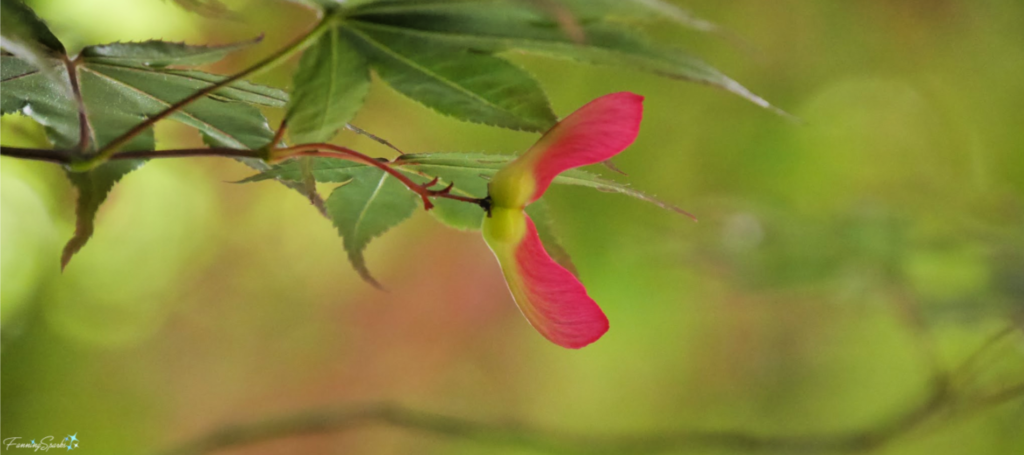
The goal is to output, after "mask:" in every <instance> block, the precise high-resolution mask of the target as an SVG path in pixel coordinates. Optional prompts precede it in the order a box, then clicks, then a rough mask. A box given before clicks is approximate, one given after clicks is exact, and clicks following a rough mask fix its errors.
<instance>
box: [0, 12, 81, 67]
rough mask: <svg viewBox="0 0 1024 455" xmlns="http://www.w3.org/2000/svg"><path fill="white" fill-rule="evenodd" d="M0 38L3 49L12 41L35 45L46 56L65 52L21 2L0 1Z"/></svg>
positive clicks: (33, 13)
mask: <svg viewBox="0 0 1024 455" xmlns="http://www.w3.org/2000/svg"><path fill="white" fill-rule="evenodd" d="M0 36H2V37H3V40H4V48H5V49H7V40H13V41H18V42H20V43H22V44H29V43H32V44H36V45H38V46H40V47H41V48H42V49H40V51H42V52H46V55H47V56H54V55H61V54H64V52H65V51H64V45H63V44H61V42H60V40H58V39H57V37H56V36H54V34H53V32H51V31H50V28H49V27H47V26H46V24H45V23H43V20H42V19H40V18H39V16H37V15H36V13H35V11H32V8H29V7H28V6H26V5H25V3H23V2H22V1H21V0H0ZM8 51H11V50H10V49H8ZM11 52H13V51H11ZM16 55H17V54H16Z"/></svg>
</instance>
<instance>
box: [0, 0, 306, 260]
mask: <svg viewBox="0 0 1024 455" xmlns="http://www.w3.org/2000/svg"><path fill="white" fill-rule="evenodd" d="M4 5H5V8H6V5H7V4H6V3H5V4H4ZM5 11H6V10H5ZM101 48H104V47H102V46H98V47H96V48H95V49H101ZM154 48H161V49H164V50H165V51H167V52H165V54H167V55H170V54H173V53H174V52H179V53H180V54H181V55H178V57H180V58H179V59H178V60H177V61H178V62H199V61H209V60H210V59H211V58H213V55H214V54H217V53H223V52H227V50H224V49H221V50H218V51H210V50H209V49H207V50H204V51H200V50H198V49H186V48H183V47H181V45H177V44H173V43H168V44H167V46H162V47H161V46H158V45H156V44H155V42H149V43H134V44H129V43H125V44H119V45H112V46H110V47H106V48H104V49H108V50H110V49H115V50H117V52H113V51H111V52H108V54H109V55H99V54H96V53H93V52H92V51H91V52H90V55H92V56H85V55H83V56H82V58H81V59H79V60H78V62H77V63H76V65H75V66H74V67H72V69H70V70H69V69H68V68H66V67H65V66H64V65H63V63H62V62H61V60H60V59H59V58H66V57H65V56H61V55H56V56H54V57H52V58H47V59H46V60H44V62H43V64H44V69H51V70H52V71H51V72H52V73H53V74H54V75H55V77H47V75H46V74H45V73H44V72H43V71H42V70H41V69H40V68H39V67H38V66H36V65H34V64H32V63H31V62H29V61H28V60H25V59H22V58H19V57H16V56H7V55H4V56H0V83H2V90H0V111H2V113H3V114H8V113H14V112H21V113H22V114H24V115H26V116H28V117H31V118H32V119H33V120H35V121H36V122H38V123H40V124H41V125H42V126H43V127H44V130H45V132H46V135H47V138H48V139H49V141H50V142H51V143H52V144H53V145H54V147H56V148H58V149H63V150H74V149H76V148H77V147H78V146H79V140H80V133H81V126H80V125H79V106H78V103H77V101H76V100H75V99H74V98H73V95H72V91H71V90H70V79H69V75H70V74H69V71H74V75H75V77H77V79H78V82H79V87H80V94H81V100H82V105H83V109H84V113H85V115H84V119H85V121H86V125H85V127H86V129H85V131H86V134H88V135H89V136H90V140H89V144H90V145H91V147H90V149H89V150H86V151H85V152H86V153H88V152H89V151H91V150H95V149H96V148H99V147H102V146H104V145H106V144H108V143H110V142H111V141H113V140H114V139H116V138H118V137H120V136H121V135H122V134H124V133H126V132H128V131H130V130H131V129H133V128H134V127H135V126H136V125H137V124H139V122H141V121H143V120H144V119H145V118H146V117H147V116H150V115H155V114H157V113H159V112H161V111H163V110H164V109H166V108H167V107H168V106H170V105H172V104H174V103H175V102H177V101H179V100H181V99H184V98H186V97H188V96H190V95H191V94H192V93H194V92H196V91H197V90H200V89H203V88H206V87H209V86H210V85H212V84H213V83H216V81H219V80H221V78H220V76H215V75H211V74H206V73H201V72H198V71H189V70H164V69H160V68H155V67H150V66H143V65H139V64H137V63H138V62H139V61H142V60H139V59H143V57H145V59H151V58H152V57H153V56H152V55H149V56H144V55H143V53H141V51H140V52H135V53H134V54H133V53H132V52H134V51H131V52H129V50H130V49H135V50H147V49H148V50H152V49H154ZM172 50H173V52H172ZM185 53H191V55H190V56H185V55H184V54H185ZM122 54H123V55H133V56H134V57H136V58H137V60H135V61H132V62H129V63H128V64H119V63H113V62H114V60H112V59H111V58H110V57H111V55H122ZM156 54H159V52H156ZM201 54H202V55H201ZM153 61H156V60H153ZM160 62H161V63H162V62H163V61H160ZM285 100H286V95H285V94H284V93H283V92H281V91H279V90H276V89H269V88H265V87H260V86H257V85H254V84H249V83H235V84H232V85H230V86H228V87H225V88H224V89H222V90H218V91H217V92H216V93H215V94H214V95H213V96H209V97H206V98H204V99H200V100H198V101H196V102H195V103H192V104H190V105H189V106H187V107H185V108H184V109H182V110H181V111H179V112H177V113H175V114H174V115H172V116H171V117H170V118H172V119H175V120H178V121H180V122H182V123H185V124H187V125H190V126H193V127H195V128H197V129H198V130H199V131H200V132H202V133H203V135H204V139H205V140H206V141H207V142H208V143H211V144H214V145H218V146H224V147H236V148H250V149H254V148H258V147H261V146H263V145H265V144H267V143H268V142H269V141H270V139H271V138H272V137H273V133H272V132H271V130H270V128H269V126H268V125H267V122H266V119H265V118H264V117H263V115H262V114H261V113H260V111H259V110H258V109H257V108H255V107H253V106H252V105H251V104H269V105H283V104H284V102H285ZM155 145H156V144H155V141H154V138H153V130H152V129H149V130H146V131H143V132H142V133H141V134H139V135H137V136H135V137H134V138H132V140H130V141H128V143H126V144H124V145H123V146H122V149H123V150H126V151H132V150H154V149H155ZM143 163H144V161H143V160H118V161H112V162H108V163H105V164H103V165H102V166H99V167H98V168H96V169H93V170H91V171H89V172H82V173H72V172H69V173H68V178H69V179H70V180H71V182H72V184H73V185H74V186H75V187H76V188H77V190H78V202H77V207H76V213H77V221H76V228H75V234H74V236H73V237H72V239H71V240H70V241H69V242H68V244H67V245H66V247H65V249H64V253H63V255H62V258H61V263H62V266H64V265H66V264H67V263H68V261H69V260H70V259H71V257H72V256H73V255H74V254H75V253H76V252H77V251H79V250H80V249H81V248H82V247H83V246H84V245H85V244H86V242H87V241H88V239H89V237H90V236H91V235H92V232H93V228H94V219H95V216H96V212H97V211H98V209H99V207H100V205H101V204H102V203H103V201H104V200H105V199H106V196H107V193H109V191H110V189H111V188H112V187H113V186H114V184H116V183H117V182H118V181H119V180H120V179H121V177H123V176H124V175H125V174H127V173H128V172H131V171H132V170H134V169H137V168H138V167H140V166H141V165H142V164H143ZM260 165H262V166H265V165H263V163H260ZM262 166H260V168H262V169H265V167H262Z"/></svg>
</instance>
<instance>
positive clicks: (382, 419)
mask: <svg viewBox="0 0 1024 455" xmlns="http://www.w3.org/2000/svg"><path fill="white" fill-rule="evenodd" d="M1021 396H1024V384H1020V385H1017V386H1014V387H1010V388H1007V389H1004V390H1002V391H999V392H996V393H993V394H991V395H989V396H988V397H986V398H985V399H984V400H981V401H979V402H978V403H977V404H976V406H974V407H971V408H969V410H970V411H972V412H977V411H980V410H982V409H987V408H990V407H993V406H997V405H999V404H1003V403H1006V402H1007V401H1009V400H1012V399H1017V398H1020V397H1021ZM949 402H950V396H949V395H948V394H947V393H946V392H945V391H942V390H936V391H935V392H934V393H933V394H932V395H931V396H929V397H928V399H926V400H925V401H923V402H922V403H921V404H919V405H918V406H915V407H914V408H913V409H910V410H909V411H907V412H905V413H904V414H901V415H899V416H897V417H896V418H894V419H892V420H890V421H888V422H886V423H885V424H883V425H880V426H877V427H874V428H869V429H865V430H855V431H850V432H846V433H834V434H821V435H803V436H766V435H763V434H758V433H754V432H743V431H714V430H688V431H675V432H662V433H648V434H640V435H625V436H608V435H582V434H576V435H573V434H567V433H556V432H552V431H545V430H538V429H535V428H529V427H524V426H521V425H508V424H491V423H485V422H480V421H475V420H470V419H464V418H459V417H452V416H447V415H442V414H437V413H431V412H423V411H417V410H414V409H409V408H405V407H402V406H395V405H391V404H387V403H379V404H368V405H362V406H350V407H341V408H335V409H324V410H314V411H306V412H301V413H297V414H292V415H288V416H283V417H279V418H274V419H269V420H263V421H257V422H251V423H242V424H235V425H229V426H225V427H223V428H220V429H218V430H215V431H213V432H210V433H208V434H206V435H203V436H200V437H199V438H197V439H195V440H193V441H190V442H187V443H185V444H183V445H181V446H178V447H176V448H173V449H171V450H168V451H166V452H163V454H162V455H199V454H205V453H210V452H214V451H217V450H221V449H226V448H230V447H239V446H246V445H251V444H257V443H260V442H266V441H271V440H275V439H280V438H284V437H290V436H296V435H309V434H327V433H340V432H344V431H348V430H352V429H355V428H358V427H363V426H367V425H374V424H376V425H388V426H393V427H396V428H400V429H406V430H417V431H421V432H426V433H431V434H436V435H441V436H447V437H451V438H459V439H466V440H472V441H477V442H482V443H490V444H498V445H509V446H518V447H524V448H530V449H534V450H537V451H540V452H546V453H581V454H582V453H585V454H601V453H664V452H672V451H679V450H683V449H695V448H703V449H707V448H718V449H733V450H743V451H772V452H778V451H783V452H800V453H804V452H808V453H814V452H832V453H851V452H861V451H865V450H870V449H875V448H878V447H881V446H883V445H885V444H886V443H888V442H891V441H892V440H894V439H896V438H898V437H900V436H902V435H905V434H907V433H909V432H910V431H912V430H913V429H915V428H917V427H918V426H920V425H921V424H922V423H924V422H925V421H928V420H929V419H931V418H932V417H934V416H936V415H939V414H941V413H942V412H944V411H945V410H947V404H948V403H949Z"/></svg>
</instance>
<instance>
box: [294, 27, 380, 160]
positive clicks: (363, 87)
mask: <svg viewBox="0 0 1024 455" xmlns="http://www.w3.org/2000/svg"><path fill="white" fill-rule="evenodd" d="M293 85H294V87H295V88H294V89H293V91H292V98H291V101H290V102H289V103H288V113H287V114H286V116H285V118H286V119H287V121H288V135H289V136H290V137H291V138H292V141H294V142H295V143H299V144H306V143H314V142H327V141H329V140H331V138H333V137H334V136H335V134H337V132H338V130H339V129H341V128H343V127H344V126H345V124H346V123H348V121H349V120H352V118H353V117H355V114H356V111H358V110H359V108H360V107H362V105H363V100H364V99H365V98H366V94H367V93H368V92H369V90H370V69H369V67H368V66H367V63H366V59H365V58H364V57H363V56H362V54H360V53H359V51H357V50H356V49H355V48H354V47H353V46H352V44H351V43H349V41H348V40H347V39H345V38H344V37H343V36H341V32H340V31H339V30H338V29H337V28H333V29H330V30H328V31H327V32H325V33H324V34H323V35H321V36H320V38H319V39H318V40H317V41H316V42H315V43H314V44H313V45H312V46H310V47H309V48H308V49H306V51H305V52H304V53H303V54H302V59H301V60H300V61H299V69H298V70H297V71H296V72H295V78H294V83H293Z"/></svg>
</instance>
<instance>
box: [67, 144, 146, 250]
mask: <svg viewBox="0 0 1024 455" xmlns="http://www.w3.org/2000/svg"><path fill="white" fill-rule="evenodd" d="M145 136H148V138H146V139H147V140H149V141H150V142H152V141H153V134H152V132H149V133H148V134H145ZM144 162H145V161H143V160H117V161H111V162H108V163H104V164H103V165H101V166H99V167H97V168H96V169H93V170H91V171H88V172H68V173H67V175H68V179H69V180H71V183H72V185H74V186H75V189H77V190H78V201H77V203H76V204H75V216H76V219H75V234H74V236H72V237H71V239H70V240H68V243H67V244H66V245H64V251H63V252H62V253H61V257H60V268H61V270H63V269H64V268H65V267H67V265H68V262H70V261H71V258H72V257H73V256H74V255H75V254H76V253H78V251H79V250H81V249H82V247H83V246H85V244H86V242H88V241H89V238H90V237H92V233H93V230H94V226H95V219H96V212H97V211H99V208H100V205H102V204H103V201H105V200H106V199H107V194H108V193H110V190H111V189H112V188H113V187H114V184H116V183H117V182H118V181H119V180H121V178H122V177H124V176H125V174H127V173H129V172H131V171H134V170H135V169H138V168H139V167H141V166H142V164H143V163H144Z"/></svg>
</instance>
